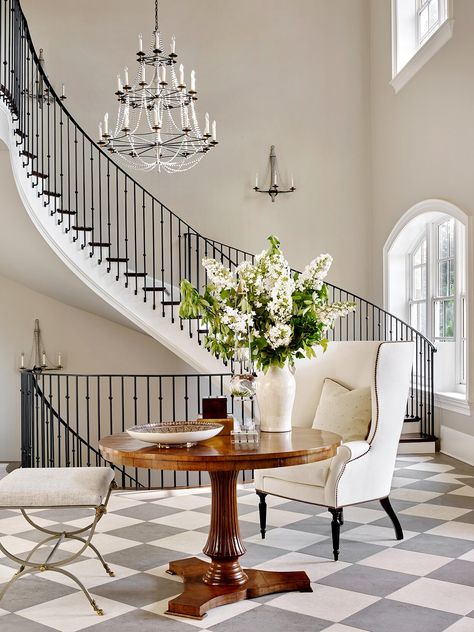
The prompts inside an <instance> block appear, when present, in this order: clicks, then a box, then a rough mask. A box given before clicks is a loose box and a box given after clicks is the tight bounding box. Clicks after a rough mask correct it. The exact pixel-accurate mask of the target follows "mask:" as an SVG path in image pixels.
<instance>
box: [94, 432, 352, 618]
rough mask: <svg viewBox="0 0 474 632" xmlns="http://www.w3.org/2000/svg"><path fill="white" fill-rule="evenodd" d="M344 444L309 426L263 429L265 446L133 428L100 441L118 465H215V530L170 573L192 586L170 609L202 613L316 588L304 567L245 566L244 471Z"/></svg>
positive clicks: (303, 459)
mask: <svg viewBox="0 0 474 632" xmlns="http://www.w3.org/2000/svg"><path fill="white" fill-rule="evenodd" d="M340 442H341V437H339V435H336V434H333V433H331V432H321V431H319V430H313V429H307V428H294V429H293V430H292V432H288V433H267V432H262V433H261V436H260V442H259V444H258V445H243V444H237V445H235V444H232V443H231V440H230V437H229V436H219V435H218V436H217V437H214V438H213V439H210V440H209V441H204V442H203V443H199V444H198V445H196V446H193V447H191V448H157V447H156V446H153V445H150V444H146V443H143V442H141V441H137V440H135V439H132V438H131V437H129V435H128V434H127V433H122V434H117V435H111V436H109V437H105V438H104V439H101V440H100V451H101V453H102V456H103V457H104V459H106V460H107V461H110V462H111V463H113V464H115V465H127V466H130V467H143V468H147V469H148V468H151V469H160V470H184V471H196V470H198V471H207V472H209V476H210V479H211V490H212V511H211V524H210V528H209V536H208V539H207V542H206V545H205V547H204V549H203V552H204V553H205V554H206V555H207V556H208V557H210V558H211V562H210V563H208V562H205V561H203V560H200V559H199V558H197V557H192V558H187V559H184V560H177V561H175V562H171V563H170V565H169V571H168V572H169V573H171V574H173V575H179V576H180V577H182V578H183V580H184V592H183V593H182V594H181V595H179V596H178V597H176V598H175V599H172V600H171V601H170V602H169V604H168V611H167V613H168V614H174V615H179V616H186V617H193V618H199V619H202V618H203V616H205V613H206V611H207V610H209V609H210V608H214V607H215V606H220V605H223V604H228V603H233V602H235V601H240V600H242V599H250V598H252V597H260V596H262V595H267V594H270V593H275V592H283V591H288V590H299V591H305V592H311V586H310V580H309V577H308V576H307V575H306V573H305V572H303V571H294V572H273V571H259V570H253V569H245V570H244V569H242V567H241V566H240V562H239V558H240V557H241V556H242V555H243V554H244V553H245V547H244V545H243V542H242V539H241V536H240V529H239V520H238V512H237V477H238V474H239V471H241V470H252V469H262V468H269V467H283V466H288V465H301V464H304V463H313V462H315V461H322V460H324V459H329V458H330V457H332V456H334V454H335V453H336V450H337V447H338V445H339V444H340Z"/></svg>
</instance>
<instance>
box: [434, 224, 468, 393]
mask: <svg viewBox="0 0 474 632" xmlns="http://www.w3.org/2000/svg"><path fill="white" fill-rule="evenodd" d="M448 219H453V220H454V218H451V217H450V218H448ZM446 221H447V218H443V219H441V220H438V221H437V222H433V223H432V224H431V244H432V258H431V260H430V261H429V262H428V266H429V268H430V269H431V276H432V278H433V286H432V288H431V314H432V321H431V323H432V325H431V332H430V333H431V335H430V339H431V340H432V341H433V342H434V343H435V344H436V342H455V343H456V346H457V344H458V340H457V338H458V322H457V319H456V316H457V314H458V312H459V303H460V294H459V293H458V287H459V283H458V274H462V270H460V269H459V265H458V259H459V257H460V256H461V252H460V248H458V244H459V236H458V232H459V228H458V225H457V222H456V221H454V255H453V256H452V257H451V256H448V257H444V258H440V256H439V252H438V246H439V241H438V231H439V227H440V226H441V225H442V224H444V223H445V222H446ZM442 261H447V262H449V261H454V267H455V272H454V294H448V295H446V296H441V295H440V294H439V292H438V290H439V264H440V263H441V262H442ZM447 281H448V287H449V263H448V280H447ZM449 300H454V336H452V337H446V336H437V335H436V331H435V328H436V325H435V320H436V316H435V313H436V303H441V302H442V303H444V302H445V301H449ZM456 356H457V357H458V356H459V354H458V353H456ZM457 364H458V361H456V366H457ZM458 374H459V372H457V374H456V375H458ZM456 382H457V377H456Z"/></svg>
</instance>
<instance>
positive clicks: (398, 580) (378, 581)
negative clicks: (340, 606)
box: [318, 564, 416, 597]
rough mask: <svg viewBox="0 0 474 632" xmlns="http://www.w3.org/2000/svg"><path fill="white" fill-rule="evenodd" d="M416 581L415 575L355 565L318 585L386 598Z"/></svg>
mask: <svg viewBox="0 0 474 632" xmlns="http://www.w3.org/2000/svg"><path fill="white" fill-rule="evenodd" d="M415 580H416V577H414V576H413V575H407V574H405V573H395V572H393V571H387V570H384V569H381V568H371V567H370V566H362V565H359V564H353V565H352V566H348V567H347V568H343V569H342V570H340V571H337V573H332V575H328V576H327V577H323V578H322V579H320V580H318V584H324V585H325V586H333V587H334V588H343V589H344V590H352V591H355V592H361V593H365V594H366V595H376V596H377V597H386V596H387V595H390V594H391V593H393V592H395V591H396V590H398V589H399V588H403V587H404V586H407V585H408V584H411V583H412V582H414V581H415Z"/></svg>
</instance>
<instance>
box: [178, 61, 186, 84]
mask: <svg viewBox="0 0 474 632" xmlns="http://www.w3.org/2000/svg"><path fill="white" fill-rule="evenodd" d="M179 85H180V86H184V85H185V83H184V66H183V64H180V65H179Z"/></svg>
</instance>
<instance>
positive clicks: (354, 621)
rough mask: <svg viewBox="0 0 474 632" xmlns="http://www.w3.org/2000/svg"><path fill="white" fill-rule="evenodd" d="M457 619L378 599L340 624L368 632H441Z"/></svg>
mask: <svg viewBox="0 0 474 632" xmlns="http://www.w3.org/2000/svg"><path fill="white" fill-rule="evenodd" d="M459 618H460V617H458V616H457V615H454V614H449V613H447V612H441V611H440V610H431V609H430V608H420V607H419V606H413V605H411V604H406V603H400V602H397V601H390V600H389V599H382V600H380V601H377V602H376V603H374V604H372V605H371V606H369V607H368V608H365V609H364V610H361V611H360V612H357V613H356V614H354V615H352V616H350V617H348V618H347V619H344V621H341V623H343V624H344V625H348V626H352V627H354V628H359V629H360V630H368V631H369V632H382V631H383V632H400V631H401V630H403V632H442V630H446V628H447V627H449V626H450V625H452V624H453V623H454V622H455V621H457V620H458V619H459Z"/></svg>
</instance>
